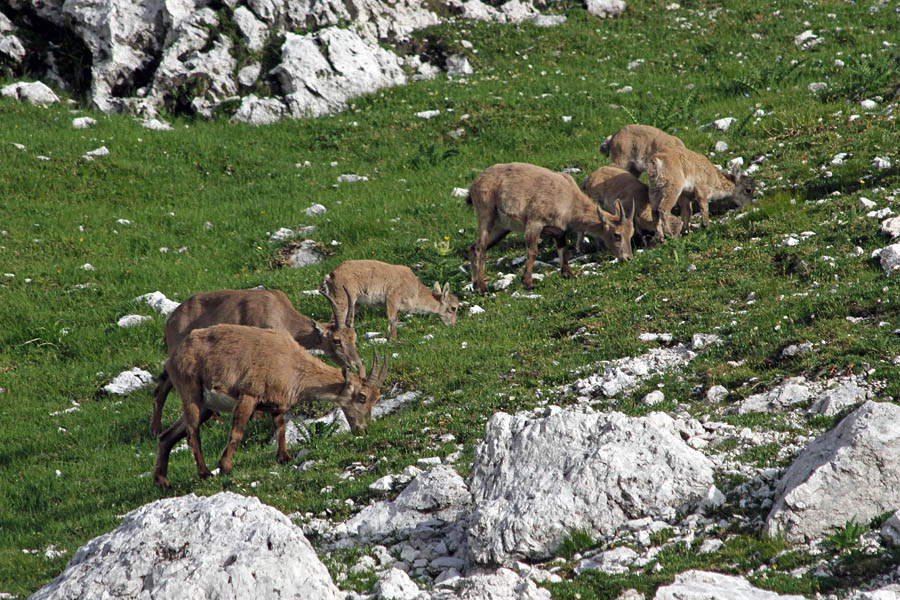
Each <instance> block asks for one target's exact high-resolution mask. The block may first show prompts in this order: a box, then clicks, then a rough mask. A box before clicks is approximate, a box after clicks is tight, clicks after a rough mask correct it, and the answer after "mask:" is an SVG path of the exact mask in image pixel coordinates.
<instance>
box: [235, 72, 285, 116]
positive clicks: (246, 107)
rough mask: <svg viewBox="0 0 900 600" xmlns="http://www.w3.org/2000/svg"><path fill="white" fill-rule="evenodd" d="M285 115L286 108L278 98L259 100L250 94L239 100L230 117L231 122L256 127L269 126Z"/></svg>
mask: <svg viewBox="0 0 900 600" xmlns="http://www.w3.org/2000/svg"><path fill="white" fill-rule="evenodd" d="M239 76H240V75H239ZM251 85H252V84H251ZM287 114H288V109H287V106H285V105H284V103H283V102H282V101H281V100H279V99H278V98H259V97H258V96H256V94H250V95H249V96H244V98H243V99H242V100H241V105H240V107H238V109H237V112H235V113H234V116H232V117H231V121H232V122H235V123H248V124H250V125H257V126H258V125H271V124H272V123H275V122H277V121H280V120H281V119H282V117H284V116H285V115H287Z"/></svg>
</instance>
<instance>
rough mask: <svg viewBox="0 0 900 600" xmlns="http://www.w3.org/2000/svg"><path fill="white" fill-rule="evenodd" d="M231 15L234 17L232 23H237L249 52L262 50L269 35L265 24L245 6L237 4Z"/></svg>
mask: <svg viewBox="0 0 900 600" xmlns="http://www.w3.org/2000/svg"><path fill="white" fill-rule="evenodd" d="M232 16H233V17H234V24H235V25H237V28H238V30H239V31H240V32H241V36H242V38H243V41H244V45H245V46H246V47H247V49H248V50H250V52H259V51H260V50H262V49H263V46H264V45H265V43H266V38H267V37H268V35H269V31H268V28H267V27H266V24H265V23H263V22H262V21H260V20H259V19H257V18H256V17H255V16H254V15H253V13H252V12H250V9H248V8H247V7H246V6H239V7H237V8H236V9H234V13H232Z"/></svg>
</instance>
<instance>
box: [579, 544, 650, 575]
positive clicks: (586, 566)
mask: <svg viewBox="0 0 900 600" xmlns="http://www.w3.org/2000/svg"><path fill="white" fill-rule="evenodd" d="M638 556H639V555H638V553H637V552H635V551H634V550H632V549H631V548H628V547H627V546H619V547H618V548H613V549H612V550H605V551H604V552H600V553H599V554H597V555H596V556H592V557H591V558H585V559H583V560H580V561H579V562H578V564H577V565H576V566H575V574H576V575H581V574H582V573H584V572H585V571H602V572H604V573H606V574H608V575H619V574H621V573H627V572H628V569H629V567H630V566H631V565H632V563H634V561H636V560H637V559H638Z"/></svg>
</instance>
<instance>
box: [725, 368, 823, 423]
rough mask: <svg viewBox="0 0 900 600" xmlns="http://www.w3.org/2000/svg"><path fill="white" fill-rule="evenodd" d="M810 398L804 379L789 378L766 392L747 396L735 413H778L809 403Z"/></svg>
mask: <svg viewBox="0 0 900 600" xmlns="http://www.w3.org/2000/svg"><path fill="white" fill-rule="evenodd" d="M811 397H812V391H811V390H810V385H809V382H807V381H806V378H805V377H790V378H788V379H785V380H784V381H782V382H781V383H780V384H778V385H777V386H775V387H774V388H772V389H771V390H769V391H768V392H762V393H759V394H753V395H752V396H748V397H747V398H745V399H744V400H742V401H741V402H740V403H739V404H738V405H737V412H738V414H741V415H744V414H747V413H752V412H779V411H782V410H786V409H789V408H791V407H793V406H795V405H797V404H803V403H805V402H809V400H810V399H811Z"/></svg>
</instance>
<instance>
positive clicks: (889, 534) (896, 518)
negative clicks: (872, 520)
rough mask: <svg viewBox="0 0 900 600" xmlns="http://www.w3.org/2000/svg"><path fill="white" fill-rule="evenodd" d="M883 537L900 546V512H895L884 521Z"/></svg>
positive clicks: (882, 527) (893, 544)
mask: <svg viewBox="0 0 900 600" xmlns="http://www.w3.org/2000/svg"><path fill="white" fill-rule="evenodd" d="M881 537H882V539H883V540H884V541H885V542H886V543H887V544H889V545H891V546H893V547H895V548H900V512H895V513H894V514H892V515H891V516H890V517H888V520H887V521H885V522H884V525H882V526H881Z"/></svg>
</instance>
